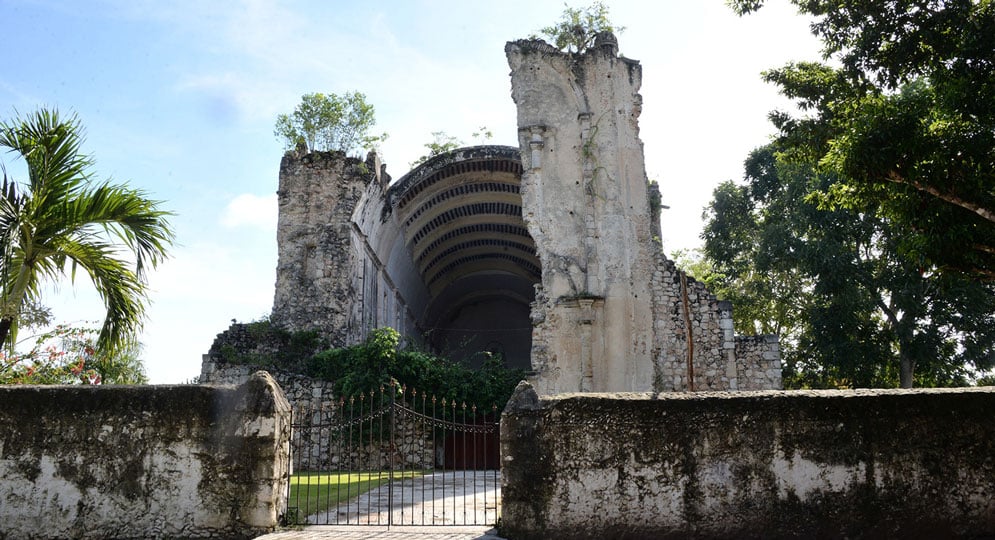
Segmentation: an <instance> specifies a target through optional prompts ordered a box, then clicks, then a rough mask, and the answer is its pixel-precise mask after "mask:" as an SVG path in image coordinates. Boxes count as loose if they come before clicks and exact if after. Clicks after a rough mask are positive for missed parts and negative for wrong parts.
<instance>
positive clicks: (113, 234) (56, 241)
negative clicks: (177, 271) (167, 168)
mask: <svg viewBox="0 0 995 540" xmlns="http://www.w3.org/2000/svg"><path fill="white" fill-rule="evenodd" d="M82 140H83V137H82V127H81V126H80V123H79V120H78V119H77V117H76V116H75V115H73V116H72V117H70V118H68V119H63V118H60V116H59V113H58V111H55V110H46V109H41V110H39V111H36V112H35V113H33V114H31V115H28V116H27V117H26V118H16V119H14V120H13V121H11V122H9V123H8V122H2V123H0V148H3V149H6V150H7V152H9V153H15V154H19V155H20V157H21V158H23V159H24V162H25V164H26V165H27V172H28V182H27V183H26V184H25V183H18V182H15V181H14V180H13V179H8V177H7V170H6V168H3V182H2V184H0V344H4V345H7V346H8V347H9V348H11V349H12V348H13V346H14V344H15V343H16V342H17V338H16V336H17V327H18V319H19V315H20V313H21V310H22V308H23V307H24V306H26V305H27V304H28V303H30V302H37V301H38V300H39V297H40V286H41V285H42V284H43V283H45V282H46V281H55V280H58V279H60V278H63V277H65V276H66V275H67V274H68V277H69V278H70V280H74V279H75V277H76V272H77V270H79V269H82V270H83V271H84V272H86V274H87V275H88V276H89V277H90V280H91V281H92V282H93V285H94V287H95V288H96V290H97V292H98V293H99V294H100V297H101V299H102V300H103V301H104V306H105V307H106V309H107V313H106V316H105V319H104V323H103V326H102V328H101V329H100V334H99V335H98V337H97V348H98V349H99V350H102V351H104V352H109V351H113V350H115V349H117V348H118V347H119V346H120V345H123V344H125V343H126V342H127V340H128V339H129V337H131V336H133V335H134V334H136V333H137V331H138V329H139V328H140V327H141V324H142V321H143V319H144V312H145V305H146V302H147V294H146V281H145V271H146V269H148V268H149V267H151V268H155V267H156V266H157V265H158V264H159V262H161V261H162V260H163V259H165V258H166V248H167V247H169V246H171V245H172V240H173V232H172V230H171V228H170V226H169V223H168V221H167V219H166V218H167V217H168V216H170V215H172V214H171V213H169V212H165V211H163V210H160V209H159V208H158V206H159V202H158V201H153V200H150V199H148V198H147V197H146V196H145V194H144V193H143V192H141V191H138V190H134V189H131V188H128V187H127V186H125V185H119V184H111V183H109V182H107V181H102V182H98V181H94V180H93V178H92V173H91V172H90V168H91V166H92V165H93V161H92V160H91V159H90V158H89V157H88V156H86V155H83V154H81V153H80V144H81V143H82Z"/></svg>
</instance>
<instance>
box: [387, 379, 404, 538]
mask: <svg viewBox="0 0 995 540" xmlns="http://www.w3.org/2000/svg"><path fill="white" fill-rule="evenodd" d="M389 393H390V399H389V401H388V403H389V405H388V407H389V408H388V410H389V412H388V414H387V422H388V424H389V425H390V445H389V446H388V448H387V526H388V527H390V526H391V525H393V524H394V455H393V454H394V450H395V448H396V446H395V440H394V428H395V423H396V422H395V421H396V418H395V417H394V399H395V395H396V393H397V381H395V380H393V379H391V381H390V391H389ZM402 489H403V488H402Z"/></svg>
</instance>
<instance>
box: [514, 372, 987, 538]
mask: <svg viewBox="0 0 995 540" xmlns="http://www.w3.org/2000/svg"><path fill="white" fill-rule="evenodd" d="M530 393H531V396H529V394H530ZM993 407H995V388H971V389H933V390H862V391H805V392H802V391H793V392H783V391H782V392H776V391H766V392H700V393H660V394H652V393H630V394H594V393H590V394H562V395H556V396H546V397H540V396H537V395H536V394H535V393H534V390H532V389H531V388H530V387H528V386H526V385H522V386H520V387H519V389H518V390H517V391H516V396H515V397H513V398H512V400H511V401H510V402H509V405H508V408H507V409H505V412H504V414H503V415H502V418H501V455H502V527H501V532H502V533H503V534H504V535H505V536H507V537H508V538H517V539H522V540H527V539H531V538H536V539H539V538H543V539H545V538H953V537H958V538H960V537H966V538H981V537H983V538H988V537H991V536H992V535H995V421H993V420H992V416H991V411H992V410H993Z"/></svg>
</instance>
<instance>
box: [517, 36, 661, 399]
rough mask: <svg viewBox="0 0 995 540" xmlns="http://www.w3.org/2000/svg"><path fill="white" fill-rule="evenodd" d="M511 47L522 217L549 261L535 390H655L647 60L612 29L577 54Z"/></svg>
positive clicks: (538, 316)
mask: <svg viewBox="0 0 995 540" xmlns="http://www.w3.org/2000/svg"><path fill="white" fill-rule="evenodd" d="M505 52H506V54H507V56H508V63H509V64H510V66H511V82H512V97H513V98H514V100H515V103H516V105H517V107H518V127H519V143H520V148H521V152H522V163H523V164H524V165H525V171H524V173H523V175H522V198H523V208H524V209H525V215H524V218H525V222H526V225H527V226H528V229H529V233H530V234H531V235H532V237H533V238H534V239H535V242H536V248H537V251H538V254H539V258H540V261H541V263H542V288H543V292H542V294H540V295H537V298H538V299H537V301H536V303H535V304H534V305H533V321H534V323H535V325H536V326H535V330H534V337H533V343H535V344H536V345H535V347H534V349H533V355H532V362H533V369H535V370H536V372H537V377H536V388H537V390H538V391H539V392H540V393H544V394H545V393H555V392H571V391H581V390H583V391H638V390H649V389H651V388H652V383H653V360H652V350H651V349H652V341H653V339H652V331H653V311H652V299H651V296H652V295H651V290H650V285H649V281H650V276H651V275H652V273H653V270H654V253H655V250H656V249H658V246H657V244H655V243H654V242H653V238H652V236H653V234H654V231H655V230H656V227H655V226H654V224H653V223H652V214H653V212H652V210H651V208H650V203H649V196H648V189H647V179H646V172H645V167H644V162H643V147H642V142H640V140H639V136H638V131H639V127H638V117H639V113H640V107H641V103H642V98H641V97H640V95H639V94H638V91H639V86H640V84H641V78H642V71H641V68H640V66H639V63H638V62H636V61H633V60H629V59H627V58H624V57H621V56H618V47H617V44H616V43H615V39H614V36H612V35H610V34H603V35H601V36H599V39H598V40H597V41H596V43H595V45H594V46H593V47H592V48H591V49H590V50H588V51H586V52H585V53H583V54H579V55H578V54H568V53H563V52H561V51H559V50H557V49H556V48H554V47H552V46H550V45H549V44H547V43H545V42H543V41H540V40H522V41H516V42H511V43H508V44H507V46H506V47H505ZM578 310H579V311H580V312H581V313H580V314H578ZM588 312H589V313H588ZM587 358H589V359H590V360H589V362H590V364H589V365H585V362H586V361H587V360H586V359H587ZM587 375H590V377H588V376H587Z"/></svg>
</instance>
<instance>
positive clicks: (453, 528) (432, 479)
mask: <svg viewBox="0 0 995 540" xmlns="http://www.w3.org/2000/svg"><path fill="white" fill-rule="evenodd" d="M500 501H501V476H500V473H497V472H496V471H447V472H436V473H432V474H426V475H425V476H422V477H420V478H414V479H411V478H409V479H404V480H396V481H394V482H392V483H391V485H384V486H380V487H378V488H376V489H373V490H371V491H369V492H367V493H365V494H363V495H361V496H359V497H356V498H353V499H352V500H350V501H348V502H345V503H342V504H340V505H339V506H337V507H335V508H331V509H329V510H328V511H327V512H322V513H319V514H314V515H311V516H308V523H312V524H323V523H333V524H335V525H309V526H307V527H304V528H303V529H301V530H288V531H281V532H276V533H272V534H268V535H265V536H261V537H259V540H291V539H308V540H325V539H336V540H339V539H341V540H354V539H367V538H370V539H374V538H375V539H382V540H387V539H400V538H414V539H419V540H477V539H479V540H500V538H499V537H498V536H497V535H496V532H495V531H494V530H493V526H494V523H495V522H496V521H497V517H498V513H499V508H500ZM381 508H382V509H383V511H380V509H381ZM387 508H392V509H393V511H392V512H390V513H391V514H392V515H388V514H389V512H388V510H387ZM388 523H391V525H390V526H388V525H387V524H388ZM439 525H446V526H443V527H440V526H439Z"/></svg>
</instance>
